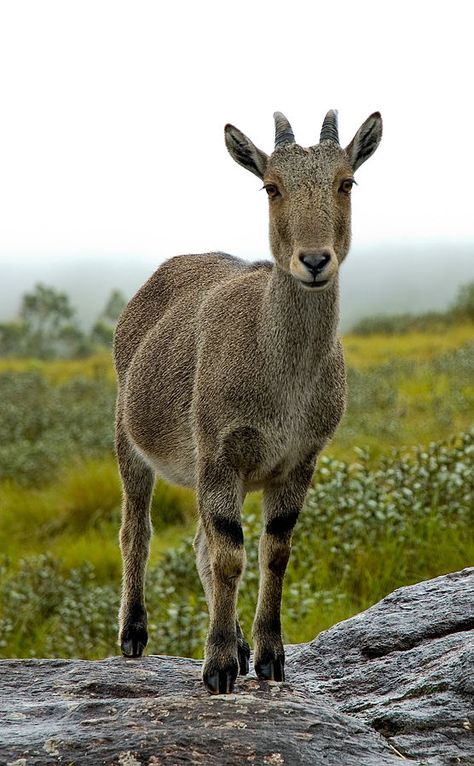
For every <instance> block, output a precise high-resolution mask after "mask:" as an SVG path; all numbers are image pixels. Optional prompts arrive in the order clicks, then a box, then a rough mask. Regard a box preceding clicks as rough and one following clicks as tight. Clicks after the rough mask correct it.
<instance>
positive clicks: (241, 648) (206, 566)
mask: <svg viewBox="0 0 474 766" xmlns="http://www.w3.org/2000/svg"><path fill="white" fill-rule="evenodd" d="M194 550H195V553H196V566H197V570H198V572H199V577H200V579H201V582H202V587H203V589H204V593H205V596H206V601H207V605H208V608H209V610H210V609H211V607H212V572H211V562H210V560H209V548H208V542H207V537H206V532H205V530H204V527H203V525H202V522H201V521H199V523H198V528H197V532H196V536H195V538H194ZM236 631H237V655H238V659H239V672H240V675H241V676H246V675H247V673H248V672H249V660H250V647H249V645H248V643H247V641H246V640H245V638H244V634H243V632H242V628H241V627H240V623H239V620H238V619H237V621H236Z"/></svg>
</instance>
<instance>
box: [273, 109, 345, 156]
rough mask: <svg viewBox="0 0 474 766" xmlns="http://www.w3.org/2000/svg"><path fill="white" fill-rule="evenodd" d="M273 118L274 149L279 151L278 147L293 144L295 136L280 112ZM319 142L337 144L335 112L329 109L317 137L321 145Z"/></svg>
mask: <svg viewBox="0 0 474 766" xmlns="http://www.w3.org/2000/svg"><path fill="white" fill-rule="evenodd" d="M273 117H274V120H275V149H279V148H280V146H284V145H285V144H294V143H295V135H294V133H293V130H292V128H291V125H290V123H289V122H288V120H287V119H286V117H285V115H284V114H282V113H281V112H275V114H274V115H273ZM321 141H335V142H336V144H338V143H339V133H338V130H337V111H336V110H335V109H330V110H329V112H328V113H327V115H326V117H325V118H324V122H323V126H322V128H321V135H320V136H319V142H320V143H321Z"/></svg>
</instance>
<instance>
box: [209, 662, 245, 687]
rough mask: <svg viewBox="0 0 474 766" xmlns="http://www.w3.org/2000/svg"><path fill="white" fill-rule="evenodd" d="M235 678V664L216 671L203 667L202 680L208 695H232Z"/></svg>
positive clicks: (215, 669)
mask: <svg viewBox="0 0 474 766" xmlns="http://www.w3.org/2000/svg"><path fill="white" fill-rule="evenodd" d="M236 678H237V663H235V665H234V664H232V665H227V667H225V668H221V669H217V668H216V667H215V666H214V668H210V669H209V670H207V669H206V667H204V670H203V674H202V680H203V682H204V686H205V687H206V689H207V691H208V692H209V693H210V694H232V690H233V688H234V683H235V679H236Z"/></svg>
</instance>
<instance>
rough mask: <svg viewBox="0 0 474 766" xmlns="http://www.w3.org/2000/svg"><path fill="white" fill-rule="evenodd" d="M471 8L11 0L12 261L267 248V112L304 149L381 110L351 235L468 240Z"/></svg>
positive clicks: (473, 168)
mask: <svg viewBox="0 0 474 766" xmlns="http://www.w3.org/2000/svg"><path fill="white" fill-rule="evenodd" d="M471 11H472V5H471V3H468V2H460V1H459V0H451V2H449V3H447V2H426V1H420V0H418V1H417V0H409V2H407V1H406V0H402V1H400V0H399V1H398V2H397V3H383V2H381V1H380V0H377V1H376V2H372V1H371V0H359V1H358V2H344V1H343V0H339V2H337V3H336V2H331V1H329V2H326V3H323V2H301V0H291V2H287V3H280V2H277V1H276V0H274V1H273V2H268V1H267V0H260V2H259V1H258V0H253V1H252V2H249V1H248V0H240V1H239V2H237V3H227V2H214V0H200V2H174V3H164V2H158V0H155V1H154V2H150V1H146V0H143V1H141V0H133V2H132V0H129V1H127V2H120V1H118V0H113V1H109V0H80V1H75V2H71V1H69V0H41V2H38V0H14V2H13V1H11V2H8V1H7V0H0V105H1V120H0V136H1V141H0V210H1V224H0V258H2V257H3V258H4V259H5V258H6V257H11V256H12V255H17V256H18V257H21V256H23V257H26V256H28V257H31V256H37V257H38V258H39V259H41V258H45V257H48V256H50V255H51V256H55V257H57V256H61V257H62V256H64V258H65V259H66V258H68V259H74V258H76V257H78V256H84V255H85V256H91V257H94V258H97V259H102V258H104V259H105V258H108V257H113V256H114V255H121V256H123V255H130V257H133V256H134V255H136V256H140V257H147V258H153V259H156V260H161V259H162V258H164V257H168V256H171V255H174V254H176V253H180V252H202V251H206V250H213V249H221V250H225V251H227V252H232V253H235V254H236V255H242V256H244V257H261V256H265V255H268V252H269V251H268V240H267V203H266V199H265V195H264V192H260V191H259V188H260V186H261V183H259V180H258V179H257V178H256V177H255V176H253V175H251V174H250V173H248V172H246V171H245V170H244V169H243V168H241V167H239V166H237V165H236V164H235V163H234V162H233V160H232V159H231V158H230V156H229V155H228V154H227V151H226V149H225V145H224V140H223V127H224V124H225V123H226V122H232V123H234V124H235V125H236V126H237V127H239V128H240V129H241V130H243V131H244V132H245V133H247V135H248V136H249V137H250V138H251V139H252V140H253V141H254V142H255V143H256V144H257V145H258V146H260V148H262V149H263V150H265V151H266V152H270V151H271V149H272V146H273V119H272V113H273V112H274V111H275V110H281V111H283V112H284V113H285V114H286V115H287V117H288V118H289V120H290V122H291V123H292V126H293V129H294V132H295V134H296V139H297V141H298V142H299V143H301V144H303V145H306V146H307V145H310V144H313V143H317V140H318V136H319V131H320V126H321V122H322V119H323V117H324V114H325V113H326V111H327V110H328V109H329V108H337V109H338V110H339V126H340V136H341V143H343V144H344V145H345V144H347V143H348V142H349V141H350V140H351V138H352V136H353V134H354V133H355V131H356V130H357V128H358V127H359V125H360V124H361V123H362V122H363V120H364V119H365V118H366V117H367V116H368V115H369V114H370V113H371V112H373V111H375V110H380V111H381V112H382V116H383V119H384V137H383V140H382V144H381V146H380V148H379V149H378V150H377V152H376V153H375V155H374V156H373V157H372V158H371V159H369V160H368V161H367V163H366V164H365V165H364V166H363V167H362V168H361V169H360V170H359V171H358V173H357V174H356V178H357V180H358V183H359V186H358V187H357V188H356V189H355V190H354V193H353V241H354V243H357V244H358V245H361V244H362V245H363V244H364V243H367V244H373V243H377V242H381V243H383V242H391V243H393V242H410V243H413V242H415V241H416V242H420V241H421V242H426V241H431V240H435V241H440V240H441V241H445V242H447V243H450V242H456V243H458V242H460V241H473V242H474V216H473V183H474V152H473V150H472V144H473V141H474V99H473V95H472V94H473V84H472V82H473V74H474V73H473V44H472V21H471V18H472V16H471Z"/></svg>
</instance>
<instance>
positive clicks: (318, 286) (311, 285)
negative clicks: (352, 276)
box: [298, 279, 331, 291]
mask: <svg viewBox="0 0 474 766" xmlns="http://www.w3.org/2000/svg"><path fill="white" fill-rule="evenodd" d="M298 281H299V282H300V284H301V285H303V287H306V289H307V290H316V291H317V290H324V288H325V287H327V285H328V284H329V282H330V281H331V280H330V279H320V280H319V281H316V280H314V279H313V280H312V281H311V282H306V281H305V280H304V279H300V280H298Z"/></svg>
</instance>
